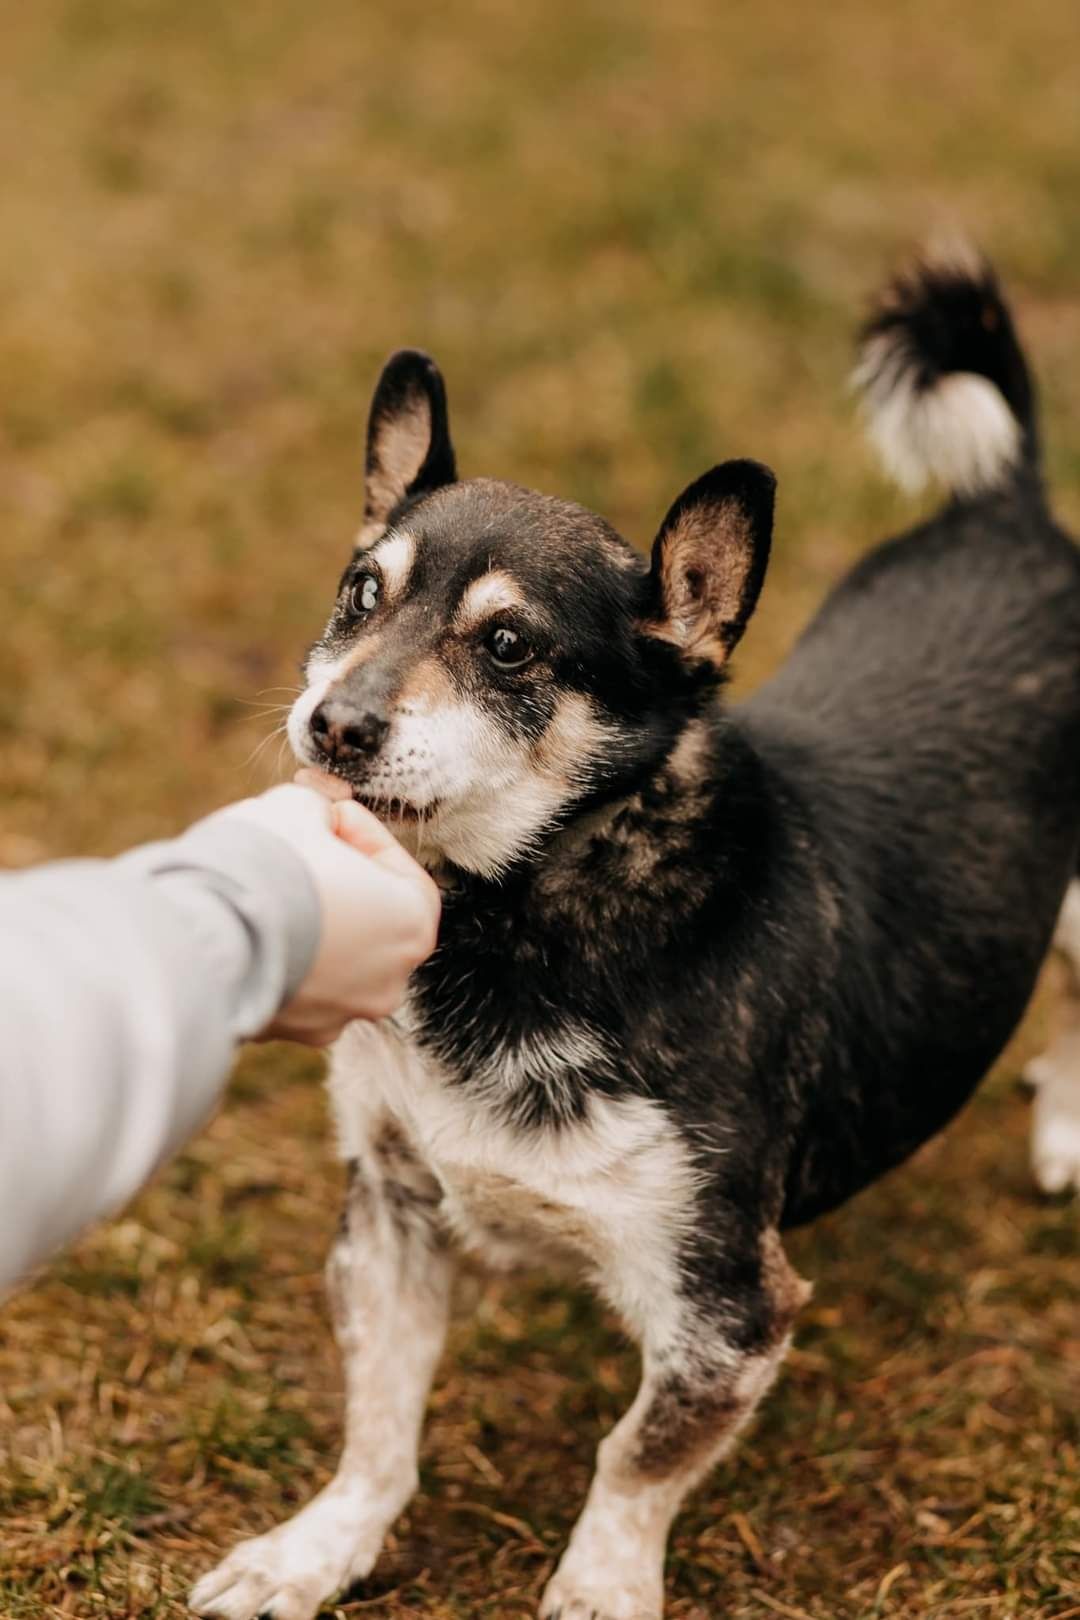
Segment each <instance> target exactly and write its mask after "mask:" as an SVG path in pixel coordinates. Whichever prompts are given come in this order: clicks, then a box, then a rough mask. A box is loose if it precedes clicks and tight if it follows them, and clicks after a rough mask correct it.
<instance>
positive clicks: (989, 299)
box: [740, 261, 1080, 1219]
mask: <svg viewBox="0 0 1080 1620" xmlns="http://www.w3.org/2000/svg"><path fill="white" fill-rule="evenodd" d="M860 373H861V381H862V384H863V387H864V389H865V391H866V398H867V404H868V409H869V414H870V422H871V431H872V434H873V436H874V437H875V438H876V439H877V441H878V443H879V445H880V446H881V448H882V449H883V450H884V451H885V454H886V459H887V460H888V461H889V463H890V465H891V467H892V469H893V471H894V472H895V473H896V474H897V475H898V477H899V478H900V479H901V481H902V482H904V483H906V484H908V485H909V486H914V485H916V484H917V483H919V482H921V481H922V480H923V479H924V478H927V477H929V476H931V475H933V476H936V477H937V478H938V479H940V480H941V481H943V482H945V484H946V486H947V488H948V490H949V497H950V498H949V500H948V503H947V504H946V506H945V507H944V509H943V510H942V511H941V512H940V513H939V514H938V515H937V516H936V517H935V518H933V519H932V520H931V521H930V522H929V523H926V524H924V525H922V526H921V527H919V528H917V529H915V530H913V531H911V532H910V533H908V534H905V535H902V536H901V537H899V538H898V539H895V540H892V541H890V542H888V543H886V544H885V545H884V546H882V547H880V548H879V549H878V550H876V551H875V552H873V553H872V554H871V555H870V556H869V557H867V558H866V559H865V560H864V561H863V562H862V563H861V564H860V565H859V566H858V567H857V568H856V569H855V570H854V571H853V572H852V573H851V574H850V575H849V576H848V577H847V578H846V579H845V580H844V582H843V583H842V584H841V585H840V587H839V588H838V589H837V590H836V591H835V592H834V593H833V595H832V596H831V597H830V599H829V600H828V601H827V602H826V604H825V606H824V607H823V608H822V610H821V612H820V613H819V614H818V615H817V617H816V618H815V620H814V621H813V623H812V624H811V625H810V626H809V628H808V629H807V631H806V632H805V634H804V635H803V637H802V638H801V640H800V642H799V643H798V645H797V646H796V648H795V649H794V651H793V653H792V655H791V657H790V659H789V660H788V661H787V663H786V664H785V665H784V667H783V668H782V669H781V671H780V672H779V674H778V675H777V676H776V677H775V678H774V679H773V680H772V681H771V682H769V683H768V684H767V685H766V686H765V687H763V688H762V689H761V691H760V692H759V693H757V694H756V695H755V696H754V697H753V698H752V699H751V700H750V701H749V702H748V703H747V704H745V705H744V706H743V707H742V710H741V711H740V712H741V715H742V719H743V723H744V725H745V726H746V727H747V729H748V731H749V732H750V735H751V736H752V739H753V741H754V744H755V746H756V748H757V751H758V753H759V754H760V755H761V756H762V757H763V758H764V759H765V761H766V762H768V763H771V764H772V766H773V768H774V769H775V770H776V771H777V772H778V773H779V774H780V776H781V777H782V779H783V780H784V782H785V783H786V784H787V785H788V786H789V787H791V786H794V788H795V790H796V791H797V793H798V795H799V797H800V799H801V801H802V805H803V813H804V815H805V817H806V820H807V825H808V827H809V828H811V829H812V835H813V839H814V843H815V846H816V848H817V850H818V852H819V854H820V856H821V858H822V859H823V860H824V862H825V863H826V866H827V868H828V871H829V878H830V881H831V883H832V884H833V885H834V886H835V893H836V896H837V914H838V916H839V917H841V918H842V919H843V920H842V922H841V923H840V925H839V929H840V938H839V940H838V941H837V942H836V969H835V971H836V973H837V974H838V981H834V982H833V983H832V984H831V986H830V987H829V990H828V992H827V993H826V994H825V995H824V997H823V1000H824V1002H825V1004H826V1005H828V1006H830V1007H832V1008H833V1009H841V1010H838V1011H837V1017H838V1018H842V1021H843V1023H844V1030H843V1033H841V1031H839V1030H837V1032H836V1034H837V1042H836V1050H837V1053H838V1059H837V1062H836V1063H835V1064H834V1065H833V1066H832V1067H831V1069H830V1070H827V1072H826V1075H825V1076H824V1078H823V1084H822V1085H821V1087H820V1088H819V1089H818V1091H817V1094H816V1097H815V1101H814V1104H813V1106H812V1108H811V1109H810V1111H809V1114H808V1117H807V1120H806V1124H805V1129H804V1133H803V1139H804V1142H805V1147H804V1150H803V1151H802V1152H801V1153H799V1154H797V1155H796V1161H795V1165H794V1166H793V1172H792V1178H791V1181H790V1183H789V1198H788V1216H789V1218H791V1219H805V1218H807V1217H808V1216H810V1215H812V1214H814V1213H815V1212H817V1211H818V1210H819V1209H821V1208H823V1207H826V1206H827V1205H828V1204H829V1203H831V1202H832V1201H834V1198H835V1197H837V1196H844V1195H846V1193H847V1192H850V1191H852V1190H854V1189H853V1187H852V1186H851V1184H850V1180H851V1178H852V1177H853V1176H855V1177H856V1178H857V1177H858V1176H859V1170H858V1161H859V1160H862V1161H863V1162H864V1165H865V1172H866V1174H865V1179H870V1176H871V1175H872V1174H874V1173H877V1171H879V1170H880V1169H882V1168H884V1167H886V1166H887V1165H888V1164H890V1163H896V1162H899V1161H900V1160H902V1159H903V1158H904V1157H905V1156H906V1155H907V1153H908V1152H910V1151H911V1149H912V1148H913V1147H914V1146H915V1145H916V1144H917V1143H918V1142H919V1141H921V1140H923V1139H924V1138H925V1137H926V1136H927V1135H928V1134H930V1132H931V1130H932V1129H934V1128H936V1126H937V1125H938V1124H940V1123H942V1122H943V1121H944V1120H945V1119H947V1118H948V1117H949V1116H950V1114H951V1113H952V1112H954V1111H955V1109H956V1108H957V1107H958V1106H959V1104H960V1103H961V1102H962V1101H963V1100H964V1098H965V1097H966V1096H967V1095H968V1094H969V1092H970V1091H971V1089H972V1088H973V1087H974V1085H975V1084H977V1082H978V1080H979V1078H980V1077H981V1075H982V1073H983V1072H984V1071H985V1069H986V1067H988V1065H989V1064H990V1063H991V1062H992V1061H993V1059H994V1057H995V1056H996V1054H997V1052H998V1051H999V1050H1000V1048H1001V1046H1002V1044H1003V1043H1004V1041H1005V1040H1006V1039H1007V1038H1008V1035H1009V1033H1010V1032H1011V1030H1012V1028H1013V1027H1014V1026H1015V1024H1016V1022H1017V1021H1018V1019H1019V1017H1020V1015H1021V1013H1022V1011H1023V1008H1024V1006H1025V1004H1026V1002H1027V999H1028V997H1029V995H1030V993H1031V989H1032V986H1033V984H1034V979H1035V976H1036V973H1037V971H1038V967H1039V964H1040V963H1041V961H1042V959H1043V956H1044V955H1045V952H1046V948H1047V944H1048V942H1049V939H1050V934H1051V931H1052V927H1053V924H1054V920H1055V918H1056V915H1057V912H1058V909H1059V906H1060V903H1061V898H1062V895H1063V893H1064V890H1065V887H1066V884H1067V882H1068V880H1069V877H1070V876H1071V875H1072V873H1073V872H1074V871H1075V862H1076V851H1077V845H1078V840H1080V552H1078V551H1077V549H1076V547H1075V546H1074V545H1073V543H1072V541H1071V540H1070V539H1069V538H1068V536H1066V535H1065V534H1063V533H1062V531H1061V530H1060V529H1059V528H1058V527H1057V526H1056V525H1055V523H1054V522H1053V520H1052V518H1051V516H1050V514H1049V512H1048V510H1047V507H1046V504H1045V500H1044V495H1043V490H1042V485H1041V480H1040V477H1039V468H1038V441H1037V433H1036V424H1035V415H1034V404H1033V394H1032V388H1031V384H1030V381H1029V378H1028V375H1027V370H1026V367H1025V365H1024V361H1023V356H1022V354H1021V352H1020V349H1019V346H1018V344H1017V342H1016V338H1015V335H1014V332H1013V328H1012V322H1011V320H1010V317H1009V313H1008V310H1007V308H1006V307H1005V305H1004V303H1003V301H1002V298H1001V295H1000V293H999V291H998V288H997V285H996V282H995V280H994V277H993V275H992V272H990V271H989V269H988V268H987V267H985V266H984V265H981V264H977V263H974V262H963V261H961V262H959V263H957V262H952V263H946V264H934V265H924V266H923V267H921V268H920V269H919V270H918V271H917V272H915V273H914V274H912V275H909V276H907V277H905V278H903V279H902V280H900V281H899V282H897V283H895V284H894V285H893V287H892V288H891V289H890V291H889V293H888V295H887V297H886V299H885V301H884V303H883V305H882V307H881V309H880V310H879V312H878V314H877V316H876V317H875V318H874V319H873V321H871V323H870V324H869V326H868V328H867V330H866V333H865V338H864V350H863V362H862V365H861V367H860ZM878 1074H880V1076H881V1084H880V1085H876V1084H875V1083H874V1076H875V1075H878ZM841 1120H842V1121H843V1123H842V1124H841ZM843 1141H847V1142H849V1143H850V1144H851V1153H850V1157H853V1158H854V1160H855V1161H856V1162H855V1163H848V1164H847V1166H846V1168H845V1166H844V1162H843V1161H844V1159H845V1157H848V1156H849V1155H845V1153H844V1152H843V1151H840V1152H839V1153H838V1152H837V1144H838V1142H843Z"/></svg>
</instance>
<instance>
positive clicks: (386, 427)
mask: <svg viewBox="0 0 1080 1620" xmlns="http://www.w3.org/2000/svg"><path fill="white" fill-rule="evenodd" d="M456 477H457V471H456V468H455V465H454V447H453V445H452V444H451V442H450V428H449V420H448V412H447V408H446V385H445V384H444V382H443V379H442V372H441V371H440V370H439V368H438V366H437V365H436V364H435V362H434V360H432V359H431V358H430V356H429V355H426V354H424V353H422V352H421V350H419V349H399V350H398V351H397V353H396V354H392V355H391V356H390V358H389V360H388V361H387V362H386V365H385V366H384V367H383V370H382V376H381V377H380V378H379V381H378V383H377V384H376V386H375V396H374V398H373V399H372V401H371V412H370V415H369V416H368V429H367V454H366V456H365V461H364V525H363V528H362V529H361V531H360V540H359V543H360V545H361V546H364V545H370V544H371V542H372V541H373V540H375V539H376V538H377V537H378V535H379V534H381V533H382V531H383V529H385V527H386V525H387V522H388V521H389V519H390V515H391V513H392V512H393V510H394V508H395V506H398V505H400V503H401V502H402V501H403V500H405V499H406V497H407V496H409V495H420V494H422V493H423V492H424V491H425V490H429V489H438V488H439V486H440V485H441V484H452V483H453V481H454V479H455V478H456Z"/></svg>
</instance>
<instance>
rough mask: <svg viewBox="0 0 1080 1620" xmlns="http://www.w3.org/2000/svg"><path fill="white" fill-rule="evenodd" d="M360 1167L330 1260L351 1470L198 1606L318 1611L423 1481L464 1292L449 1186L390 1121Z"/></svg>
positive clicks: (224, 1615)
mask: <svg viewBox="0 0 1080 1620" xmlns="http://www.w3.org/2000/svg"><path fill="white" fill-rule="evenodd" d="M349 1171H350V1173H349V1190H348V1194H347V1197H346V1203H345V1211H344V1214H343V1217H342V1222H341V1229H340V1231H339V1233H338V1236H337V1239H336V1241H335V1244H334V1247H333V1249H332V1250H331V1253H330V1258H329V1261H328V1264H327V1287H328V1292H329V1296H330V1305H331V1310H332V1314H333V1319H334V1330H335V1334H336V1337H337V1341H338V1345H339V1347H340V1349H341V1354H342V1359H343V1361H344V1369H345V1399H346V1414H345V1444H344V1448H343V1450H342V1455H341V1461H340V1463H339V1464H338V1470H337V1473H336V1475H335V1476H334V1478H333V1479H332V1480H331V1482H330V1484H329V1485H327V1486H326V1487H325V1488H324V1489H323V1490H322V1491H320V1492H319V1494H318V1495H317V1496H316V1497H315V1498H314V1499H313V1500H312V1501H311V1502H309V1503H308V1505H307V1507H305V1508H303V1509H302V1510H301V1512H299V1513H298V1514H297V1515H296V1516H295V1517H294V1518H292V1519H289V1520H287V1521H286V1522H285V1523H284V1524H281V1525H279V1526H278V1527H277V1529H276V1530H271V1531H269V1532H268V1533H267V1534H266V1535H263V1536H258V1537H256V1538H255V1539H254V1540H252V1541H244V1542H241V1543H240V1544H239V1546H237V1547H236V1548H234V1549H233V1551H232V1552H231V1553H230V1554H229V1556H228V1557H227V1558H226V1559H225V1560H224V1561H223V1562H222V1563H221V1564H219V1565H218V1567H217V1568H216V1569H214V1570H212V1571H211V1572H210V1574H208V1575H206V1576H204V1577H203V1579H202V1580H201V1581H199V1582H198V1584H197V1585H196V1586H195V1588H194V1590H193V1592H192V1594H191V1606H192V1608H193V1609H194V1611H195V1613H196V1614H201V1615H216V1616H220V1617H221V1620H254V1617H255V1616H256V1615H258V1616H264V1615H265V1616H269V1617H272V1620H311V1617H312V1616H313V1615H315V1614H316V1613H317V1612H318V1610H319V1608H320V1607H321V1606H322V1604H323V1603H324V1602H325V1601H326V1600H327V1599H328V1598H330V1597H332V1596H333V1595H334V1594H335V1593H336V1592H338V1591H340V1590H341V1589H343V1588H345V1587H347V1586H349V1585H350V1584H351V1583H352V1582H353V1581H356V1580H359V1579H361V1578H362V1577H363V1576H365V1575H366V1574H367V1573H368V1572H369V1570H370V1569H371V1567H372V1565H373V1564H374V1563H375V1560H376V1558H377V1557H378V1554H379V1549H380V1548H381V1546H382V1542H383V1538H384V1536H385V1535H386V1531H387V1529H388V1528H389V1526H390V1525H391V1524H392V1523H393V1521H394V1519H396V1518H397V1516H398V1514H399V1513H400V1512H401V1510H402V1508H403V1507H404V1506H405V1504H406V1502H407V1501H408V1500H409V1498H410V1496H411V1495H412V1494H413V1492H414V1490H415V1489H416V1479H417V1472H416V1458H417V1448H418V1444H419V1436H420V1425H421V1422H422V1420H423V1415H424V1406H425V1403H426V1401H427V1395H428V1390H429V1388H430V1385H431V1379H432V1376H433V1374H434V1371H435V1364H436V1362H437V1361H438V1358H439V1354H440V1351H441V1349H442V1345H443V1339H444V1337H445V1331H446V1318H447V1308H448V1298H449V1292H450V1273H451V1266H450V1260H449V1256H448V1253H447V1249H446V1244H445V1241H444V1234H443V1231H442V1227H441V1224H440V1220H439V1203H440V1192H439V1188H438V1185H437V1183H436V1181H435V1180H434V1178H433V1177H432V1175H431V1174H430V1172H429V1171H428V1170H427V1168H426V1167H425V1166H424V1165H423V1164H422V1163H421V1161H420V1160H419V1158H418V1157H417V1156H416V1155H415V1153H414V1152H413V1150H412V1149H411V1147H410V1146H409V1145H408V1143H407V1142H406V1140H405V1138H404V1137H403V1136H402V1134H401V1132H400V1131H399V1129H398V1127H397V1125H396V1124H394V1123H393V1122H392V1121H390V1120H389V1119H384V1120H383V1121H382V1122H381V1124H380V1125H379V1126H378V1127H377V1129H376V1131H375V1132H374V1134H373V1138H372V1141H371V1143H370V1147H369V1148H368V1149H367V1150H366V1151H365V1153H364V1155H363V1157H362V1158H360V1159H356V1160H353V1161H351V1162H350V1167H349Z"/></svg>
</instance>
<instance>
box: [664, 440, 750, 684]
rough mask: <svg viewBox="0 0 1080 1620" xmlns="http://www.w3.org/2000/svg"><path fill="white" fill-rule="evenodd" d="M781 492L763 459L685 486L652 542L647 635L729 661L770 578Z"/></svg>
mask: <svg viewBox="0 0 1080 1620" xmlns="http://www.w3.org/2000/svg"><path fill="white" fill-rule="evenodd" d="M775 492H776V479H775V478H774V477H773V475H772V473H771V472H770V471H769V469H768V467H763V466H762V464H761V463H760V461H725V462H723V463H722V464H721V465H720V466H719V467H714V468H713V469H712V471H711V472H707V473H706V474H705V475H704V477H702V478H699V479H697V480H696V482H695V483H693V484H691V485H690V487H689V489H686V490H684V491H683V493H682V494H681V495H680V496H679V498H678V500H677V501H676V502H675V504H674V506H673V507H672V508H671V511H670V512H669V513H668V515H667V517H666V518H665V519H664V521H663V523H662V524H661V525H660V532H659V534H658V535H657V537H656V541H655V543H654V545H653V551H652V570H651V572H650V574H649V580H648V585H647V592H648V607H647V611H646V615H645V619H646V622H645V624H644V626H643V628H644V629H645V630H646V631H647V632H648V633H649V634H651V635H654V636H659V637H661V638H662V639H663V640H664V641H670V642H673V643H674V645H675V646H676V647H678V648H679V650H680V651H681V652H682V653H684V654H685V656H686V657H688V658H705V659H708V660H709V661H710V662H711V663H713V664H716V665H717V666H719V665H722V664H724V663H726V662H727V659H728V657H729V655H730V653H731V651H732V649H733V647H734V646H735V644H736V642H737V641H738V640H739V637H740V636H741V635H742V633H743V631H744V630H745V628H746V623H747V620H748V619H749V617H750V615H751V613H753V611H754V608H755V606H756V604H757V599H758V593H759V592H760V590H761V582H762V580H763V579H764V578H765V566H766V564H767V562H768V560H769V543H770V541H771V539H772V525H773V502H774V496H775Z"/></svg>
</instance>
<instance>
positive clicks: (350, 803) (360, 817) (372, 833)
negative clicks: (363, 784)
mask: <svg viewBox="0 0 1080 1620" xmlns="http://www.w3.org/2000/svg"><path fill="white" fill-rule="evenodd" d="M330 825H331V826H332V827H333V829H334V831H335V832H336V833H337V835H338V837H339V838H340V839H341V840H342V841H343V842H344V843H346V844H348V845H349V846H350V848H351V849H358V850H359V851H360V853H361V855H370V856H371V858H372V859H373V860H374V859H376V858H377V857H378V856H380V855H389V854H392V853H393V852H395V851H397V853H399V854H404V851H403V850H402V848H401V845H400V844H399V843H398V842H397V839H396V838H395V837H394V835H393V833H391V832H389V831H388V830H387V828H386V827H384V826H383V824H382V822H381V821H380V820H379V818H378V816H374V815H372V813H371V811H370V810H365V809H364V807H363V805H361V804H357V802H356V800H355V799H342V800H339V801H338V802H337V803H335V804H334V806H333V808H332V810H331V819H330ZM406 859H408V857H407V856H406Z"/></svg>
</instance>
